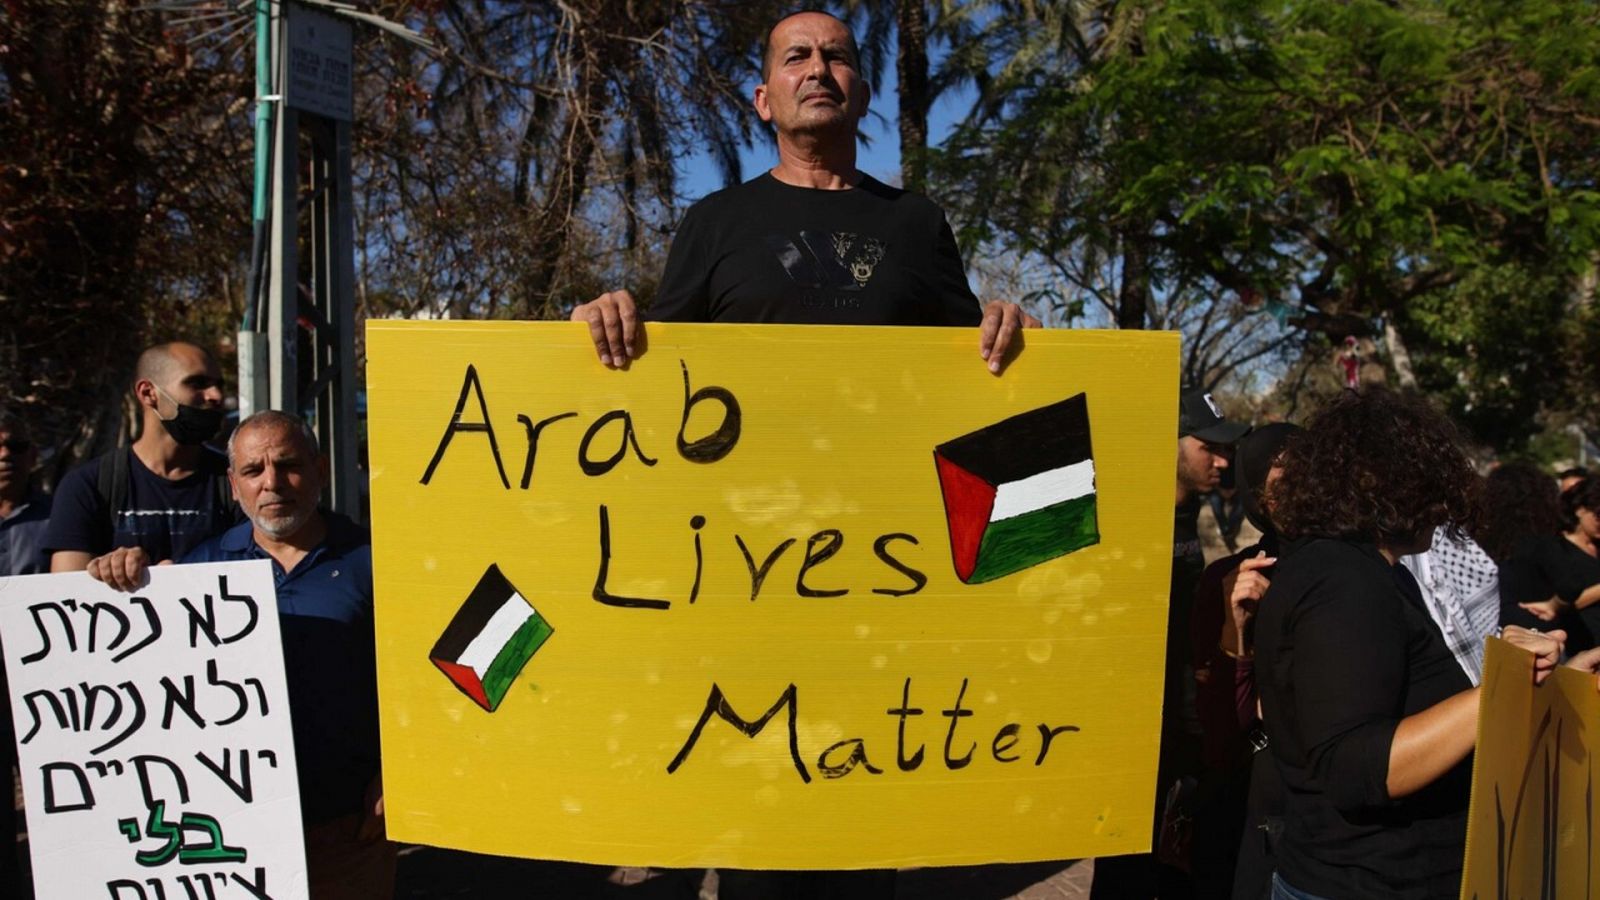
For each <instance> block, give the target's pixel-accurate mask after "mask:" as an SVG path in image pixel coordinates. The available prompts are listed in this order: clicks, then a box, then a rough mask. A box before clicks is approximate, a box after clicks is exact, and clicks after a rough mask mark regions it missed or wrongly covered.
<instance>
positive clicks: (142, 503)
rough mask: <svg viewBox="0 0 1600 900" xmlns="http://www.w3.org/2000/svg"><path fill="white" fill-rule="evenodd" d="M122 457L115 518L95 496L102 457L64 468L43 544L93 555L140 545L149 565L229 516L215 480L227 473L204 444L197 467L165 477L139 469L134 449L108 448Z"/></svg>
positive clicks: (175, 554)
mask: <svg viewBox="0 0 1600 900" xmlns="http://www.w3.org/2000/svg"><path fill="white" fill-rule="evenodd" d="M111 452H112V453H126V454H127V455H128V491H127V496H126V498H125V499H124V500H122V501H121V502H120V503H119V502H118V498H115V497H113V498H111V503H112V504H113V505H116V506H117V511H116V514H115V516H114V517H113V516H112V515H111V513H110V512H108V511H107V510H106V507H105V504H104V503H103V502H102V501H101V499H100V493H99V490H98V489H97V482H98V479H99V474H100V457H95V458H94V459H91V460H89V461H88V462H87V463H84V464H83V465H81V466H79V467H78V468H76V469H74V470H72V471H71V472H69V473H67V477H65V478H63V479H61V485H60V487H58V488H56V499H55V506H54V508H53V509H52V510H51V513H50V527H49V530H48V531H47V532H46V533H45V540H44V544H45V549H46V550H49V551H52V552H54V551H56V550H80V551H83V552H86V553H89V554H91V555H94V556H99V555H100V554H102V553H109V552H110V551H111V550H113V549H115V548H117V547H143V548H144V551H145V552H146V553H148V554H149V555H150V559H151V560H152V561H154V562H161V561H162V560H168V559H180V558H182V557H183V555H184V554H185V553H188V552H189V551H190V550H191V549H193V548H194V547H196V546H197V545H199V544H200V542H201V541H204V540H205V539H206V538H208V537H211V536H212V535H214V534H218V533H220V532H221V531H222V530H223V529H225V528H227V527H228V526H229V525H230V524H232V523H233V521H234V514H233V509H232V504H231V503H230V502H228V501H227V499H226V497H227V494H226V490H225V489H221V488H220V487H219V479H221V478H223V477H225V476H226V474H227V471H228V462H227V459H226V458H224V457H223V456H222V454H220V453H217V452H215V451H213V450H210V449H206V450H203V451H202V452H201V454H200V462H199V464H198V466H197V467H196V469H195V471H194V472H192V473H190V474H189V475H188V476H187V477H185V478H180V479H178V480H177V481H168V480H167V479H165V478H162V477H161V476H160V475H157V474H156V473H154V472H152V471H150V470H149V469H147V468H145V465H144V463H142V462H140V461H139V456H138V454H136V453H134V452H133V449H132V448H126V449H121V450H113V451H111Z"/></svg>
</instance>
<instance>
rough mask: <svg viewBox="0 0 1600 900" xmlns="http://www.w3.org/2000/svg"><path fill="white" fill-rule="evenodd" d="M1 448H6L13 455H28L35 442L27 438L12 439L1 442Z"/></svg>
mask: <svg viewBox="0 0 1600 900" xmlns="http://www.w3.org/2000/svg"><path fill="white" fill-rule="evenodd" d="M0 447H4V448H6V449H7V450H9V451H11V452H12V453H27V452H28V451H29V450H32V449H33V441H30V440H28V439H27V438H12V439H10V440H8V441H0Z"/></svg>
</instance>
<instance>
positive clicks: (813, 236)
mask: <svg viewBox="0 0 1600 900" xmlns="http://www.w3.org/2000/svg"><path fill="white" fill-rule="evenodd" d="M766 242H767V246H768V247H769V248H771V250H772V252H773V254H775V255H776V256H777V257H778V263H779V265H782V266H783V270H784V271H785V272H787V273H788V275H789V277H790V278H791V279H793V280H794V281H795V283H797V284H799V285H801V286H802V287H807V288H813V289H818V290H824V289H825V290H835V291H859V290H861V289H862V288H864V287H866V286H867V282H869V281H871V280H872V273H873V272H874V271H875V270H876V269H877V267H878V263H879V262H880V261H882V260H883V255H884V253H885V252H887V251H888V249H889V246H888V245H887V244H885V243H884V242H883V241H880V240H878V239H877V238H875V237H864V236H862V235H859V234H853V233H851V232H848V231H830V232H819V231H802V232H800V235H799V237H798V239H796V238H795V237H792V236H790V235H786V234H769V235H767V236H766Z"/></svg>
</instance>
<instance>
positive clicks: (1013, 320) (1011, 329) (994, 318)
mask: <svg viewBox="0 0 1600 900" xmlns="http://www.w3.org/2000/svg"><path fill="white" fill-rule="evenodd" d="M1043 327H1044V323H1042V322H1040V321H1039V320H1038V319H1035V318H1034V317H1033V316H1030V315H1028V314H1027V313H1026V312H1024V311H1023V309H1022V307H1021V306H1019V305H1018V304H1015V303H1008V302H1006V301H1004V300H991V301H989V303H988V305H986V306H985V307H984V308H983V321H982V322H980V323H979V324H978V355H979V356H981V357H983V358H984V359H985V360H987V361H988V363H989V371H991V372H993V373H994V374H996V375H998V374H1000V369H1001V367H1003V366H1004V365H1005V358H1006V351H1007V350H1010V349H1011V342H1012V338H1014V337H1016V334H1017V329H1018V328H1043ZM1017 344H1018V346H1021V341H1020V339H1019V340H1018V342H1017Z"/></svg>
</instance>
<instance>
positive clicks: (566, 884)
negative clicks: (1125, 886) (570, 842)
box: [397, 847, 1094, 900]
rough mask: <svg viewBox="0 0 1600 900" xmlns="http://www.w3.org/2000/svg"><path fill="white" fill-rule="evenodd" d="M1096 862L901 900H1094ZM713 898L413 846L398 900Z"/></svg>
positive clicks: (1000, 868)
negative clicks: (1089, 899)
mask: <svg viewBox="0 0 1600 900" xmlns="http://www.w3.org/2000/svg"><path fill="white" fill-rule="evenodd" d="M1093 873H1094V863H1093V861H1092V860H1079V861H1076V862H1074V861H1064V862H1051V863H1025V864H1019V865H995V866H962V867H955V868H942V869H907V870H904V871H902V872H901V873H900V877H899V879H898V882H899V883H898V886H897V890H896V891H895V898H896V900H1003V898H1008V897H1016V898H1021V900H1068V898H1071V900H1077V898H1086V897H1088V896H1089V881H1090V878H1091V877H1092V875H1093ZM434 897H440V898H450V900H499V898H506V897H552V898H596V900H669V898H670V900H695V898H698V900H716V897H717V877H716V873H715V872H711V873H703V872H699V871H671V870H669V871H662V870H647V869H613V868H606V867H601V866H583V865H577V864H574V863H553V862H538V861H532V860H519V859H503V858H497V857H488V856H473V855H471V854H466V853H457V852H454V851H450V850H439V849H436V848H433V847H413V848H409V849H408V850H406V851H405V852H404V853H403V854H402V856H401V861H400V890H399V894H398V898H397V900H424V898H434Z"/></svg>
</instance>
